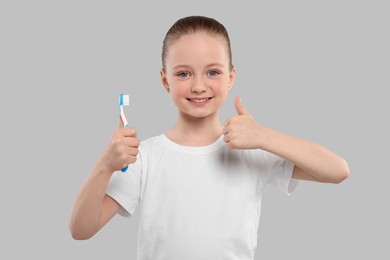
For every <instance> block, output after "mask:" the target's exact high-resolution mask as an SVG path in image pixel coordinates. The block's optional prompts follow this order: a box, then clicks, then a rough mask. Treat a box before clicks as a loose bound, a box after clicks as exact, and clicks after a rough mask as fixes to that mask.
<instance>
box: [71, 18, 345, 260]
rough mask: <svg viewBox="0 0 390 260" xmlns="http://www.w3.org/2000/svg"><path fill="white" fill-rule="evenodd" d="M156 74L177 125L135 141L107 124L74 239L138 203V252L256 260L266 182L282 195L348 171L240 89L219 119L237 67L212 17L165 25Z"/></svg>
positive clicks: (80, 199)
mask: <svg viewBox="0 0 390 260" xmlns="http://www.w3.org/2000/svg"><path fill="white" fill-rule="evenodd" d="M160 75H161V81H162V85H163V86H164V88H165V89H166V91H167V93H169V95H170V96H171V98H172V101H173V103H174V104H175V106H176V107H177V109H178V119H177V122H176V124H175V125H174V126H173V127H172V128H171V129H169V130H168V131H166V132H165V133H164V134H161V135H159V136H155V137H151V138H148V139H146V140H144V141H142V142H140V141H139V140H138V139H137V135H136V130H135V129H134V128H123V124H121V125H120V127H119V129H117V130H116V131H114V133H113V135H112V139H111V141H110V143H109V145H108V147H107V149H106V151H105V152H104V153H103V154H102V156H101V158H100V159H99V160H98V161H97V163H96V165H95V167H94V169H93V170H92V172H91V174H90V175H89V177H88V179H87V180H86V182H85V184H84V185H83V186H82V188H81V190H80V192H79V194H78V196H77V198H76V201H75V204H74V209H73V214H72V218H71V223H70V229H71V233H72V236H73V237H74V238H75V239H88V238H90V237H92V236H93V235H94V234H95V233H96V232H98V230H99V229H100V228H102V227H103V226H104V225H105V224H106V223H107V222H108V221H109V220H110V219H111V218H112V217H113V216H114V215H116V214H117V213H119V214H121V215H124V216H131V215H132V214H133V213H134V212H135V210H136V208H137V206H138V205H140V223H139V234H138V250H137V256H138V259H139V260H144V259H153V260H156V259H169V260H171V259H186V260H192V259H193V260H195V259H197V260H198V259H199V260H200V259H201V260H206V259H210V260H211V259H213V260H215V259H240V260H242V259H254V254H255V250H256V247H257V231H258V225H259V220H260V211H261V199H262V194H263V191H264V188H265V186H266V185H267V184H272V185H275V186H277V187H279V188H280V189H281V190H282V191H284V192H286V193H287V194H289V193H290V192H292V191H293V190H294V188H295V187H296V185H297V182H298V180H299V179H301V180H311V181H316V182H327V183H339V182H341V181H343V180H344V179H345V178H347V177H348V175H349V170H348V166H347V163H346V162H345V161H344V160H343V159H342V158H340V157H339V156H337V155H336V154H334V153H333V152H331V151H329V150H327V149H326V148H324V147H322V146H320V145H318V144H314V143H311V142H308V141H305V140H301V139H298V138H295V137H292V136H289V135H286V134H283V133H280V132H278V131H275V130H272V129H270V128H267V127H264V126H263V125H261V124H259V123H257V122H256V121H255V119H254V118H253V116H252V115H251V114H250V113H249V111H248V110H247V109H246V108H245V107H244V105H243V104H242V103H241V99H240V98H239V97H237V98H236V100H235V107H236V110H237V115H234V116H232V117H230V118H229V119H228V120H227V121H226V122H225V123H224V124H222V123H221V122H220V120H219V117H218V111H219V109H220V108H221V107H222V105H223V104H224V102H225V100H226V98H227V96H228V93H229V90H230V89H231V88H232V86H233V83H234V79H235V75H236V69H235V68H234V66H233V64H232V55H231V47H230V40H229V36H228V33H227V31H226V29H225V27H224V26H223V25H222V24H220V23H219V22H218V21H216V20H215V19H212V18H208V17H202V16H191V17H185V18H182V19H180V20H178V21H177V22H176V23H175V24H174V25H173V26H172V27H171V28H170V30H169V31H168V32H167V34H166V37H165V39H164V42H163V51H162V69H161V71H160ZM127 165H128V166H129V167H128V171H127V172H125V173H122V172H120V170H121V169H122V168H124V167H125V166H127Z"/></svg>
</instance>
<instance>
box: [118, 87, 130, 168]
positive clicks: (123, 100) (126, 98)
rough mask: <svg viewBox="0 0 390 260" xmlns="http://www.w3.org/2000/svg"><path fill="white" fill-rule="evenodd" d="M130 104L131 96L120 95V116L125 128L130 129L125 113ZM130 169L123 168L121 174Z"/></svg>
mask: <svg viewBox="0 0 390 260" xmlns="http://www.w3.org/2000/svg"><path fill="white" fill-rule="evenodd" d="M129 104H130V102H129V95H124V94H120V95H119V115H120V117H121V119H122V122H123V126H124V127H128V126H129V124H128V122H127V119H126V116H125V112H124V111H123V106H128V105H129ZM128 167H129V166H126V167H125V168H123V169H122V170H121V172H125V171H127V168H128Z"/></svg>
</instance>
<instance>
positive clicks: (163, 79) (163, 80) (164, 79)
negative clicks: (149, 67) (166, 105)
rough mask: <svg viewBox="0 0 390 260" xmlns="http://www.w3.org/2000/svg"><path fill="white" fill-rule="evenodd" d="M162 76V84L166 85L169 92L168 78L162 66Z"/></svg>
mask: <svg viewBox="0 0 390 260" xmlns="http://www.w3.org/2000/svg"><path fill="white" fill-rule="evenodd" d="M160 77H161V83H162V85H163V86H164V88H165V90H166V91H167V92H168V93H169V92H170V89H169V84H168V79H167V76H166V75H165V73H164V70H163V69H162V68H161V69H160Z"/></svg>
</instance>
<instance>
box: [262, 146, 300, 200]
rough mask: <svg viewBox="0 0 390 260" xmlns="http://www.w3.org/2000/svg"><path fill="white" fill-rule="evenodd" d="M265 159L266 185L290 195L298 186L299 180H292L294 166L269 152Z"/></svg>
mask: <svg viewBox="0 0 390 260" xmlns="http://www.w3.org/2000/svg"><path fill="white" fill-rule="evenodd" d="M264 158H265V160H266V169H265V178H264V181H265V184H271V185H273V186H275V187H276V188H278V189H280V190H281V191H283V192H284V193H286V194H287V195H290V194H291V193H292V192H293V191H294V190H295V188H296V186H297V185H298V180H297V179H293V178H292V174H293V171H294V164H293V163H292V162H290V161H288V160H285V159H283V158H281V157H279V156H276V155H274V154H272V153H269V152H267V153H266V155H265V157H264Z"/></svg>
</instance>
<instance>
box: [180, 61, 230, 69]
mask: <svg viewBox="0 0 390 260" xmlns="http://www.w3.org/2000/svg"><path fill="white" fill-rule="evenodd" d="M210 67H221V68H223V67H224V65H223V64H222V63H218V62H216V63H210V64H208V65H206V68H210ZM181 68H186V69H188V68H189V69H190V68H192V67H191V66H190V65H185V64H179V65H176V66H175V67H173V69H174V70H176V69H181Z"/></svg>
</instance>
